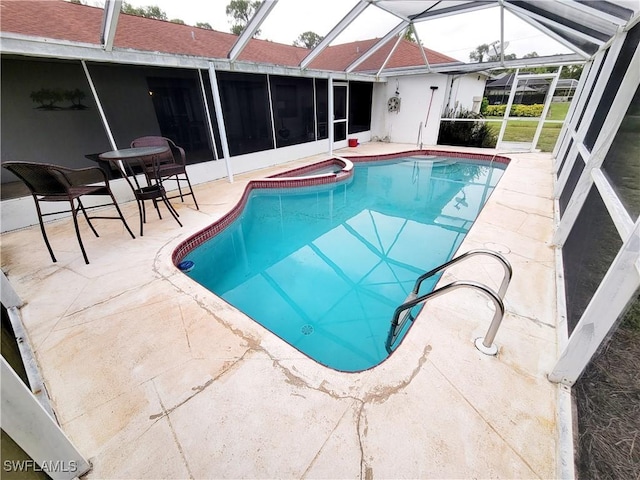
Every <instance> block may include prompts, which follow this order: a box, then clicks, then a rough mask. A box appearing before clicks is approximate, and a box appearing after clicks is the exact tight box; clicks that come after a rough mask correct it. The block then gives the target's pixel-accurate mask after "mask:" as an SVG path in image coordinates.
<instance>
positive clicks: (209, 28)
mask: <svg viewBox="0 0 640 480" xmlns="http://www.w3.org/2000/svg"><path fill="white" fill-rule="evenodd" d="M196 27H198V28H206V29H207V30H213V27H212V26H211V24H210V23H207V22H198V23H196Z"/></svg>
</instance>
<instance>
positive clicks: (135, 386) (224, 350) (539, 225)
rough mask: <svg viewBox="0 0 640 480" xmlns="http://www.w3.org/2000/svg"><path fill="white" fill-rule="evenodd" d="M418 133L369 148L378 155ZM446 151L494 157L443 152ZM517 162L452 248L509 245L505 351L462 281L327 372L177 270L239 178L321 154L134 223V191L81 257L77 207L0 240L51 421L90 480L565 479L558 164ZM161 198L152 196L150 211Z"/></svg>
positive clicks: (463, 269)
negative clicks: (176, 253)
mask: <svg viewBox="0 0 640 480" xmlns="http://www.w3.org/2000/svg"><path fill="white" fill-rule="evenodd" d="M413 149H414V147H413V146H411V145H399V144H386V143H375V142H372V143H367V144H363V145H360V146H359V147H356V148H347V149H343V150H339V151H336V153H337V154H339V155H344V156H348V155H357V154H363V155H372V154H382V153H391V152H396V151H404V150H413ZM437 149H438V150H452V151H469V152H479V153H493V151H489V152H487V151H486V150H482V151H479V150H473V149H464V148H457V147H456V148H451V147H450V148H447V147H437ZM505 156H508V157H510V158H511V159H512V161H511V163H510V165H509V167H508V168H507V170H506V171H505V174H504V175H503V177H502V179H501V180H500V182H499V184H498V186H497V189H496V191H495V192H494V193H493V194H492V196H491V197H490V198H489V201H488V202H487V204H486V206H485V208H484V209H483V211H482V212H481V214H480V216H479V218H478V220H477V221H476V223H475V225H474V226H473V228H472V229H471V231H470V233H469V234H468V235H467V237H466V238H465V240H464V242H463V244H462V246H461V247H460V249H459V250H458V254H459V253H462V252H465V251H468V250H471V249H474V248H490V249H494V250H497V251H500V252H501V253H503V254H504V255H505V256H506V257H507V259H508V260H509V261H510V262H511V264H512V266H513V270H514V276H513V280H512V282H511V285H510V287H509V290H508V291H507V294H506V298H505V307H506V312H507V313H506V315H505V318H504V321H503V323H502V326H501V328H500V330H499V331H498V334H497V337H496V344H497V345H498V347H499V353H498V355H497V356H496V357H490V356H485V355H483V354H482V353H480V352H479V351H478V350H477V349H476V348H475V347H474V345H473V340H474V339H475V338H476V337H481V336H483V335H484V333H485V332H486V330H487V328H488V326H489V323H490V321H491V318H492V315H493V307H491V306H490V305H489V303H488V301H487V298H486V297H484V296H482V295H480V294H479V293H476V292H474V291H471V290H464V289H460V290H455V291H454V292H452V293H449V294H447V295H444V296H441V297H438V298H436V299H434V300H431V301H430V302H429V303H427V306H426V307H425V308H424V309H423V311H422V313H421V314H420V316H419V317H418V319H417V320H416V322H415V324H414V326H413V327H412V329H411V331H410V332H409V334H408V335H407V337H406V338H405V340H404V341H403V343H402V344H401V345H400V347H399V348H398V349H397V350H396V351H395V353H394V354H393V355H392V356H391V357H390V358H389V359H388V360H387V361H385V362H383V363H382V364H381V365H379V366H377V367H375V368H373V369H371V370H368V371H365V372H361V373H341V372H336V371H333V370H331V369H328V368H326V367H323V366H321V365H319V364H317V363H316V362H314V361H313V360H311V359H309V358H307V357H306V356H304V355H303V354H301V353H300V352H299V351H297V350H296V349H294V348H293V347H291V346H290V345H288V344H287V343H285V342H284V341H282V340H280V339H279V338H277V337H276V336H275V335H273V334H272V333H270V332H269V331H267V330H265V329H264V328H262V327H261V326H260V325H258V324H257V323H255V322H254V321H253V320H251V319H249V318H248V317H246V316H245V315H243V314H242V313H240V312H238V311H237V310H235V309H234V308H233V307H231V306H229V305H228V304H226V303H225V302H224V301H222V300H220V299H218V298H217V297H215V296H214V295H213V294H212V293H210V292H208V291H207V290H205V289H204V288H203V287H201V286H200V285H198V284H196V283H195V282H193V281H191V280H190V279H189V278H187V277H186V276H185V275H183V274H182V273H180V272H178V271H177V269H175V268H174V267H173V265H172V264H171V253H172V251H173V249H174V248H175V247H176V246H177V245H178V244H179V243H180V241H181V240H183V239H184V238H186V237H187V236H189V235H191V234H193V233H195V232H197V231H199V230H200V229H202V228H204V227H205V226H207V225H209V224H211V223H212V222H213V221H215V220H216V219H218V218H220V217H221V216H222V215H223V214H224V213H226V212H227V211H228V210H229V209H230V208H231V207H232V206H233V205H234V204H235V203H236V202H237V201H238V200H239V199H240V197H241V195H242V192H243V190H244V187H245V185H246V184H247V181H248V180H250V179H252V178H261V177H264V176H267V175H271V174H274V173H276V172H281V171H284V170H287V169H290V168H293V167H295V166H299V165H302V164H305V163H309V162H313V161H318V160H322V159H325V158H327V155H316V156H314V157H310V158H307V159H302V160H298V161H296V162H291V163H288V164H286V165H280V166H278V167H272V168H268V169H264V170H261V171H256V172H251V173H247V174H239V175H235V181H234V183H229V182H228V181H227V180H226V179H221V180H217V181H214V182H210V183H206V184H201V185H197V186H195V192H196V196H197V199H198V203H199V205H200V210H199V211H198V210H196V209H195V207H194V206H193V204H192V203H190V202H189V200H187V201H186V202H185V203H180V202H179V201H176V200H174V201H173V202H172V203H173V205H175V206H176V208H177V210H178V212H179V213H180V220H181V221H182V223H183V225H184V227H183V228H179V227H178V225H177V224H176V223H175V221H174V220H173V219H172V218H171V217H170V216H169V215H168V214H166V215H165V212H166V210H164V211H163V219H162V220H159V219H158V218H157V215H155V213H153V212H151V213H150V215H149V216H148V223H147V224H146V225H145V229H144V231H145V235H144V237H139V236H138V232H137V231H136V228H137V225H138V223H137V222H138V211H137V207H136V205H135V203H134V202H129V203H125V204H121V207H122V208H123V211H124V213H125V216H126V217H127V221H128V222H129V225H130V226H131V228H132V229H133V230H134V233H136V239H135V240H133V239H131V238H130V237H129V236H128V234H127V233H126V231H125V230H124V227H123V226H122V224H120V223H119V222H105V221H99V220H98V221H96V222H95V224H96V229H97V230H98V232H99V233H100V237H99V238H96V237H94V236H93V235H92V234H91V232H90V231H89V229H88V227H87V226H86V222H83V221H81V222H80V223H81V228H82V229H83V231H82V235H83V240H84V242H85V247H86V249H87V254H88V256H89V260H90V261H91V264H90V265H85V263H84V261H83V259H82V255H81V253H80V249H79V247H78V245H77V242H76V239H75V235H74V232H73V227H72V223H71V221H70V220H69V219H65V220H58V221H55V222H52V223H50V224H48V225H47V228H48V233H49V235H50V241H51V243H52V247H53V250H54V252H55V253H56V256H57V258H58V262H57V263H52V262H51V259H50V257H49V255H48V252H47V250H46V247H45V246H44V242H43V241H42V237H41V234H40V230H39V227H37V226H34V227H30V228H27V229H24V230H19V231H14V232H9V233H5V234H3V235H2V236H1V237H0V240H1V247H2V269H3V271H4V272H5V274H6V275H7V277H8V279H9V281H10V282H11V284H12V286H13V287H14V289H15V290H16V292H17V293H18V295H19V296H20V297H21V298H22V300H23V301H24V302H25V305H24V306H23V307H22V308H21V315H22V319H23V322H24V325H25V328H26V330H27V333H28V335H29V339H30V341H31V344H32V346H33V349H34V351H35V355H36V359H37V361H38V364H39V366H40V369H41V372H42V375H43V378H44V382H45V385H46V387H47V391H48V393H49V395H50V397H51V400H52V404H53V407H54V410H55V412H56V415H57V418H58V421H59V423H60V425H61V427H62V429H63V430H64V431H65V432H66V434H67V435H68V436H69V438H70V439H71V441H72V442H73V443H74V444H75V445H76V447H77V448H78V449H79V450H80V452H81V453H82V454H83V455H85V457H86V458H88V459H89V461H90V462H91V463H92V465H93V468H92V470H91V471H90V472H89V473H88V474H87V475H86V478H89V479H98V478H118V479H124V478H131V479H143V478H367V479H369V478H473V477H480V478H556V477H558V476H559V475H560V472H559V468H558V464H559V462H561V459H560V458H559V451H560V440H559V438H560V437H559V423H558V405H557V397H558V393H559V390H560V389H561V388H562V387H560V386H558V385H556V384H553V383H551V382H549V381H548V380H547V378H546V374H547V373H548V372H549V371H550V370H551V369H552V367H553V365H554V364H555V360H556V358H557V335H556V324H557V317H558V315H557V313H556V271H555V270H556V263H555V249H554V248H553V247H552V245H551V238H552V234H553V230H554V201H553V174H552V158H551V155H550V154H544V153H517V154H506V155H505ZM161 208H162V207H161ZM501 274H502V267H501V266H500V264H499V263H497V262H496V261H495V260H493V259H490V258H481V257H477V258H472V259H470V260H469V261H468V262H464V263H463V264H460V265H458V266H455V267H452V268H451V269H450V270H449V271H448V272H447V273H446V274H445V275H444V276H443V278H442V279H441V282H440V284H443V283H448V282H450V281H451V280H454V279H464V280H476V281H480V282H484V283H487V285H489V286H490V287H492V288H494V289H497V287H498V286H499V283H500V281H501Z"/></svg>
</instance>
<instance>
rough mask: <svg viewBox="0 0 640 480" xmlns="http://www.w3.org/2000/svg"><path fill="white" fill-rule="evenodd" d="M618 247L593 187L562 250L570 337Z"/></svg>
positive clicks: (605, 213)
mask: <svg viewBox="0 0 640 480" xmlns="http://www.w3.org/2000/svg"><path fill="white" fill-rule="evenodd" d="M621 246H622V240H621V239H620V236H619V235H618V231H617V230H616V227H615V225H614V224H613V221H612V220H611V217H610V216H609V212H608V211H607V207H606V206H605V204H604V202H603V201H602V198H601V197H600V194H599V193H598V191H597V189H596V188H595V187H592V188H591V191H590V192H589V195H588V196H587V199H586V201H585V203H584V206H583V207H582V210H581V211H580V214H579V215H578V218H577V219H576V223H575V224H574V225H573V228H572V229H571V232H570V233H569V237H568V238H567V241H566V242H565V244H564V246H563V247H562V258H563V262H564V278H565V292H566V298H567V321H568V325H569V333H571V332H572V331H573V329H574V328H575V326H576V324H577V323H578V321H579V320H580V317H582V314H583V313H584V311H585V309H586V308H587V305H588V304H589V302H590V301H591V297H593V294H594V293H595V291H596V289H597V288H598V286H599V285H600V282H601V281H602V279H603V278H604V275H605V273H607V270H608V269H609V267H610V266H611V263H612V262H613V259H614V258H615V256H616V255H617V253H618V250H620V247H621Z"/></svg>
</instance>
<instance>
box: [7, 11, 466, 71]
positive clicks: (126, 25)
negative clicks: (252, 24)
mask: <svg viewBox="0 0 640 480" xmlns="http://www.w3.org/2000/svg"><path fill="white" fill-rule="evenodd" d="M103 14H104V10H103V9H102V8H99V7H91V6H87V5H80V4H74V3H70V2H66V1H64V0H1V1H0V18H1V24H0V29H1V30H2V32H10V33H16V34H21V35H27V36H34V37H42V38H51V39H57V40H64V41H71V42H80V43H87V44H96V45H100V33H101V29H102V20H103ZM237 38H238V37H237V36H236V35H233V34H231V33H224V32H219V31H216V30H209V29H204V28H198V27H193V26H190V25H181V24H178V23H172V22H168V21H163V20H155V19H149V18H143V17H137V16H134V15H126V14H121V15H120V16H119V20H118V28H117V32H116V35H115V40H114V49H116V50H117V49H134V50H141V51H151V52H162V53H168V54H176V55H191V56H198V57H205V58H226V57H227V53H228V52H229V50H230V49H231V47H232V46H233V44H234V42H235V41H236V39H237ZM377 42H378V39H375V38H374V39H369V40H362V41H357V42H351V43H345V44H341V45H334V46H330V47H328V48H327V49H325V50H324V51H323V52H322V53H321V54H320V55H319V56H318V57H317V58H316V59H315V60H314V61H313V62H312V63H311V65H310V68H313V69H318V70H331V71H344V70H345V69H346V68H347V67H348V66H349V65H350V64H351V63H352V62H353V61H355V60H356V59H357V58H358V57H359V56H360V55H362V54H363V53H365V52H366V51H367V50H368V49H369V48H371V47H372V46H373V45H375V44H376V43H377ZM394 43H395V40H394V39H392V40H390V41H389V42H387V44H386V45H385V46H384V47H382V48H381V49H379V50H378V51H377V52H375V53H374V54H373V55H372V56H371V57H370V58H369V59H367V60H366V61H365V62H363V63H362V64H361V65H360V66H359V67H358V68H357V69H356V70H355V71H357V72H363V71H376V70H378V69H379V68H380V66H382V64H383V62H384V60H385V59H386V57H387V55H388V54H389V52H390V51H391V48H392V47H393V44H394ZM309 51H310V50H308V49H306V48H302V47H294V46H291V45H285V44H282V43H276V42H271V41H268V40H261V39H255V38H254V39H252V40H251V41H250V42H249V43H248V45H247V46H246V48H245V49H244V50H243V52H242V54H241V55H240V57H239V59H238V60H241V61H249V62H256V63H267V64H273V65H282V66H289V67H296V66H298V65H299V64H300V62H301V61H302V59H304V58H305V57H306V56H307V55H308V53H309ZM424 51H425V53H426V56H427V59H428V61H429V63H430V64H437V63H450V62H457V60H456V59H454V58H451V57H447V56H446V55H442V54H440V53H438V52H435V51H433V50H430V49H427V48H425V49H424ZM414 65H416V66H419V65H424V60H423V58H422V54H421V53H420V47H419V46H418V45H417V44H415V43H412V42H409V41H407V40H402V41H401V42H400V44H399V45H398V47H397V49H396V51H395V52H394V54H393V56H392V58H391V59H390V61H389V62H388V63H387V67H388V68H393V67H407V66H414Z"/></svg>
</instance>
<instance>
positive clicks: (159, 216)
mask: <svg viewBox="0 0 640 480" xmlns="http://www.w3.org/2000/svg"><path fill="white" fill-rule="evenodd" d="M152 202H153V206H154V207H156V212H158V218H159V219H160V220H162V215H161V214H160V209H159V208H158V201H157V200H156V199H155V198H154V199H153V200H152Z"/></svg>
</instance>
